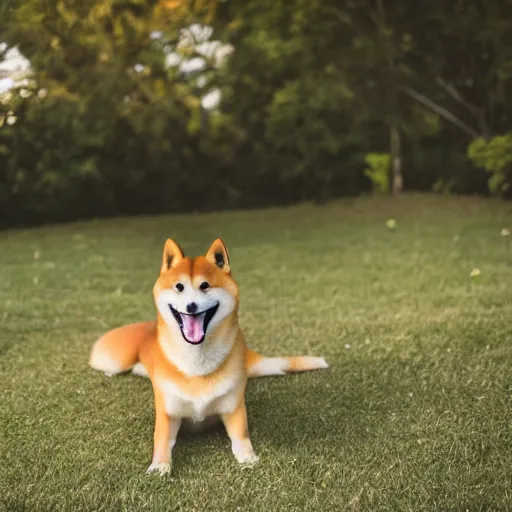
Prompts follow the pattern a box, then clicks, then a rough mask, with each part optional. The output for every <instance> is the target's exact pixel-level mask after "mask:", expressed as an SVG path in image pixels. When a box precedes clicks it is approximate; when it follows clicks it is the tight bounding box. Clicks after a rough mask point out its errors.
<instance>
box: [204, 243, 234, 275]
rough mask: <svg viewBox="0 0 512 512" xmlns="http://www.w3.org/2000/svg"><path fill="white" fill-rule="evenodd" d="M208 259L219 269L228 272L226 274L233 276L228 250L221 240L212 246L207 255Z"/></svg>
mask: <svg viewBox="0 0 512 512" xmlns="http://www.w3.org/2000/svg"><path fill="white" fill-rule="evenodd" d="M206 259H207V260H208V261H209V262H211V263H213V264H214V265H216V266H217V267H219V268H220V269H221V270H222V271H223V272H226V274H231V267H230V265H229V253H228V248H227V247H226V246H225V245H224V242H223V241H222V240H221V239H220V238H217V240H215V242H213V244H212V245H210V248H209V249H208V251H207V253H206Z"/></svg>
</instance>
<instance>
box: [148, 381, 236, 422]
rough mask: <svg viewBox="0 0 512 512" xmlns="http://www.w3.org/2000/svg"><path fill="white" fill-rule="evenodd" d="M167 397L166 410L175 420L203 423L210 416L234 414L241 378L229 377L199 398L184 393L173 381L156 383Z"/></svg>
mask: <svg viewBox="0 0 512 512" xmlns="http://www.w3.org/2000/svg"><path fill="white" fill-rule="evenodd" d="M156 383H157V385H158V386H159V388H160V389H161V390H162V392H163V393H164V395H165V410H166V412H167V414H168V415H169V416H173V417H175V418H190V419H192V420H194V421H202V420H204V418H206V417H208V416H213V415H216V414H229V413H232V412H233V411H234V410H235V409H236V406H237V405H238V403H239V401H240V394H239V393H238V388H239V383H240V380H239V377H238V376H237V377H235V376H233V377H227V378H225V379H223V380H222V381H220V382H219V383H217V385H216V386H215V387H212V388H209V389H206V390H205V392H204V393H201V394H200V395H199V396H195V395H189V394H187V393H184V392H183V391H182V390H181V389H180V388H179V387H178V386H176V384H174V383H173V382H172V381H171V380H165V379H159V378H157V381H156Z"/></svg>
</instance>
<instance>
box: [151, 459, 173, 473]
mask: <svg viewBox="0 0 512 512" xmlns="http://www.w3.org/2000/svg"><path fill="white" fill-rule="evenodd" d="M153 472H156V473H158V474H159V475H160V476H164V475H168V474H169V473H170V472H171V464H170V463H169V462H161V463H160V464H151V466H149V468H148V469H147V471H146V473H147V474H149V473H153Z"/></svg>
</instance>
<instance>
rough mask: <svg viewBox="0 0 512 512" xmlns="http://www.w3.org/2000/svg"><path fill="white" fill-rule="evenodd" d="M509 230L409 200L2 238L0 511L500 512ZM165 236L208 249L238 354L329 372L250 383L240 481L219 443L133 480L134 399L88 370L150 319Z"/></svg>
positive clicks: (148, 415)
mask: <svg viewBox="0 0 512 512" xmlns="http://www.w3.org/2000/svg"><path fill="white" fill-rule="evenodd" d="M388 218H394V219H396V221H397V224H398V227H397V229H396V231H395V232H392V231H389V230H388V229H387V228H386V220H387V219H388ZM504 227H512V205H511V204H510V203H502V202H495V201H490V200H484V199H472V198H441V197H433V196H421V195H418V196H406V197H403V198H399V199H392V198H381V199H372V198H361V199H355V200H344V201H340V202H334V203H332V204H328V205H326V206H321V207H317V206H313V205H301V206H297V207H292V208H285V209H271V210H262V211H248V212H227V213H218V214H204V215H203V214H201V215H176V216H163V217H152V218H134V219H118V220H106V221H94V222H87V223H78V224H71V225H67V226H57V227H51V228H42V229H33V230H26V231H12V232H5V233H2V234H0V301H1V304H2V306H3V307H2V310H1V312H0V314H1V326H2V329H1V334H0V354H1V355H0V399H1V401H0V404H1V407H0V421H1V424H0V426H1V436H0V461H1V464H0V509H1V510H8V511H11V510H12V511H18V510H20V511H46V510H48V511H80V510H87V511H92V510H103V511H110V510H115V511H117V510H127V511H132V510H133V511H141V510H151V511H164V510H165V511H170V510H184V511H186V510H198V511H199V510H208V511H210V510H211V511H217V510H219V511H235V510H243V511H246V510H263V511H273V510H276V511H277V510H279V511H280V510H287V511H289V510H297V511H299V510H300V511H302V510H324V511H325V510H348V511H351V510H361V511H372V510H379V511H382V510H390V511H400V510H413V511H419V510H429V511H432V510H442V511H448V510H454V511H455V510H461V511H462V510H469V511H480V510H481V511H490V510H511V509H512V423H511V421H512V415H511V413H512V372H511V363H512V240H511V239H512V236H511V237H508V238H507V237H503V236H501V235H500V231H501V229H502V228H504ZM168 236H171V237H173V238H175V239H176V240H177V241H178V242H180V243H181V244H182V246H183V248H184V249H185V251H186V252H187V253H189V254H199V253H202V252H203V251H205V250H206V248H207V247H208V245H209V244H210V242H211V241H212V240H213V239H214V238H216V237H217V236H221V237H223V238H224V240H225V242H226V243H227V245H228V247H229V249H230V253H231V260H232V268H233V272H234V276H235V278H236V279H237V280H238V282H239V284H240V287H241V296H242V305H241V324H242V326H243V328H244V330H245V333H246V338H247V340H248V343H249V345H250V346H251V347H253V348H255V349H257V350H259V351H261V352H263V353H265V354H267V355H279V354H311V355H320V356H324V357H326V359H327V360H328V362H329V363H330V364H331V368H330V369H329V370H324V371H318V372H311V373H307V374H299V375H290V376H286V377H274V378H266V379H259V380H252V381H250V383H249V386H248V391H247V404H248V411H249V422H250V431H251V436H252V440H253V444H254V446H255V449H256V451H257V453H258V454H259V455H260V462H259V463H258V465H256V466H255V467H253V468H250V469H243V468H241V467H239V466H238V464H237V462H236V461H235V459H234V457H233V456H232V454H231V451H230V447H229V441H228V438H227V436H226V434H225V433H224V432H223V431H222V429H217V430H213V431H211V432H208V433H204V434H199V435H190V434H188V435H181V434H180V437H179V438H178V444H177V447H176V449H175V451H174V463H173V473H172V476H171V478H161V477H158V476H156V475H149V476H148V475H146V474H145V470H146V468H147V466H148V465H149V463H150V458H151V450H152V430H153V414H154V410H153V402H152V400H153V396H152V390H151V385H150V382H149V381H148V380H146V379H142V378H140V377H134V376H131V375H125V376H118V377H113V378H107V377H105V376H104V375H102V374H100V373H98V372H94V371H93V370H91V369H89V368H88V366H87V360H88V354H89V350H90V348H91V345H92V344H93V342H94V341H95V339H96V338H97V337H98V336H100V335H101V334H102V333H103V332H104V331H106V330H108V329H110V328H112V327H115V326H118V325H121V324H124V323H128V322H133V321H137V320H142V319H150V318H153V317H154V306H153V302H152V295H151V290H152V286H153V283H154V280H155V278H156V276H157V273H158V270H159V267H160V258H161V250H162V247H163V243H164V241H165V239H166V238H167V237H168ZM473 268H479V269H480V270H481V275H480V277H478V278H477V279H475V280H474V281H472V282H471V281H470V279H469V274H470V272H471V270H472V269H473Z"/></svg>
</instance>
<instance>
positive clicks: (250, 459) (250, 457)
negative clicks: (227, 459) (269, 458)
mask: <svg viewBox="0 0 512 512" xmlns="http://www.w3.org/2000/svg"><path fill="white" fill-rule="evenodd" d="M236 460H237V461H238V462H239V463H240V464H242V465H243V466H254V464H256V463H257V462H258V461H259V460H260V458H259V457H258V456H257V455H256V454H255V453H254V452H253V453H248V454H246V455H239V456H236Z"/></svg>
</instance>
